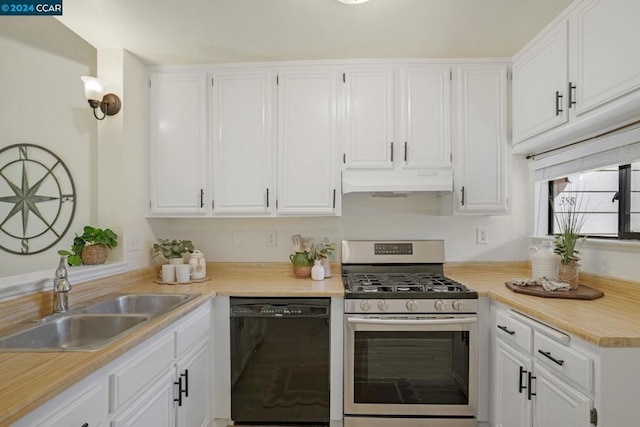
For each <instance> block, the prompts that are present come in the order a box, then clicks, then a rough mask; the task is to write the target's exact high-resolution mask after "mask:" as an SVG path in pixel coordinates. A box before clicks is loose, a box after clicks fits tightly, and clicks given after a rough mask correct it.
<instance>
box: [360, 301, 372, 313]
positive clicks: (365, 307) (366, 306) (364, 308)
mask: <svg viewBox="0 0 640 427" xmlns="http://www.w3.org/2000/svg"><path fill="white" fill-rule="evenodd" d="M360 309H361V310H362V311H369V310H370V309H371V304H369V301H368V300H366V299H365V300H362V301H360Z"/></svg>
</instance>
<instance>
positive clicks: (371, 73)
mask: <svg viewBox="0 0 640 427" xmlns="http://www.w3.org/2000/svg"><path fill="white" fill-rule="evenodd" d="M343 76H344V84H345V93H346V96H345V117H346V120H345V153H344V156H343V162H344V164H345V169H393V161H394V158H393V143H394V140H395V130H394V125H395V114H394V111H395V108H394V105H395V101H394V94H395V91H394V73H393V68H392V67H374V68H354V69H348V70H347V71H346V72H345V73H344V75H343Z"/></svg>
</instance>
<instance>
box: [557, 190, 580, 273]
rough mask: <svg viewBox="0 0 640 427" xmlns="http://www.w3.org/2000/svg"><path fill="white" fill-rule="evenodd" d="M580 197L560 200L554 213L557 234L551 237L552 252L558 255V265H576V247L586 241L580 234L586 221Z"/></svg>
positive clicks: (578, 254)
mask: <svg viewBox="0 0 640 427" xmlns="http://www.w3.org/2000/svg"><path fill="white" fill-rule="evenodd" d="M582 205H583V203H582V198H581V197H576V196H570V197H564V199H561V204H560V209H557V210H556V211H555V213H554V218H555V221H556V224H557V226H558V233H556V234H555V235H554V237H553V244H554V249H553V252H554V253H556V254H558V255H560V264H563V265H577V264H578V262H579V261H580V251H579V250H578V247H579V246H580V244H581V243H582V242H583V241H584V240H586V237H585V236H583V235H582V234H581V233H580V230H581V229H582V226H583V225H584V224H585V222H586V221H587V215H586V214H585V212H584V211H585V209H583V206H582Z"/></svg>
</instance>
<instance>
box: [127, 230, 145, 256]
mask: <svg viewBox="0 0 640 427" xmlns="http://www.w3.org/2000/svg"><path fill="white" fill-rule="evenodd" d="M126 242H127V252H135V251H139V250H140V249H142V247H141V243H140V235H139V234H138V233H129V234H128V235H127V238H126Z"/></svg>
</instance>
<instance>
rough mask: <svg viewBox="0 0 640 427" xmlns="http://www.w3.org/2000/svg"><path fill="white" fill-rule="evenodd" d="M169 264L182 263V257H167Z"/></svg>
mask: <svg viewBox="0 0 640 427" xmlns="http://www.w3.org/2000/svg"><path fill="white" fill-rule="evenodd" d="M169 264H171V265H180V264H184V258H182V257H180V258H169Z"/></svg>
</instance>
